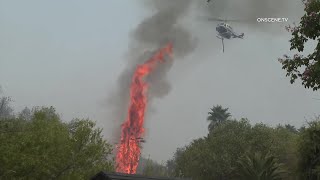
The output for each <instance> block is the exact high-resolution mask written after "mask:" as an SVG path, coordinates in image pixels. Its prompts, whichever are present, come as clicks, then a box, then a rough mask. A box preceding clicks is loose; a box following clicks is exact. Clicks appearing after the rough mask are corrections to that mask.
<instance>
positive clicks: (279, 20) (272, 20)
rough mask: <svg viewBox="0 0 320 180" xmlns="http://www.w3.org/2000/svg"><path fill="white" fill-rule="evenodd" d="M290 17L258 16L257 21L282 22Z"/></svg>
mask: <svg viewBox="0 0 320 180" xmlns="http://www.w3.org/2000/svg"><path fill="white" fill-rule="evenodd" d="M288 20H289V18H257V22H267V23H282V22H288Z"/></svg>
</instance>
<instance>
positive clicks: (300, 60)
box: [279, 0, 320, 90]
mask: <svg viewBox="0 0 320 180" xmlns="http://www.w3.org/2000/svg"><path fill="white" fill-rule="evenodd" d="M304 1H305V2H304V4H305V15H304V16H303V17H302V18H301V21H300V24H299V25H298V26H294V27H290V26H289V27H287V30H288V31H290V32H291V33H292V38H291V40H290V43H291V48H290V50H297V51H298V52H300V53H302V52H303V51H304V49H305V45H306V43H307V42H308V41H309V40H311V41H317V45H316V47H315V49H314V51H313V52H312V53H310V54H308V55H306V56H304V55H302V54H295V55H294V56H293V57H289V56H288V55H284V58H279V61H280V62H281V63H282V65H283V66H282V68H283V69H284V70H286V71H287V76H289V77H290V78H291V83H294V82H295V80H297V79H298V78H299V79H301V80H302V84H303V85H304V86H305V87H306V88H312V89H313V90H318V89H319V88H320V31H319V29H320V23H319V22H320V1H318V0H304Z"/></svg>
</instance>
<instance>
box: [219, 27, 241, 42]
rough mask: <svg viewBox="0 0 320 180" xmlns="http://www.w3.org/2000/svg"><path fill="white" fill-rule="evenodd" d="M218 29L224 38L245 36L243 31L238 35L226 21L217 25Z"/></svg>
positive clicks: (220, 36) (220, 35)
mask: <svg viewBox="0 0 320 180" xmlns="http://www.w3.org/2000/svg"><path fill="white" fill-rule="evenodd" d="M216 31H217V32H218V36H219V38H221V39H222V38H223V39H231V38H243V33H242V34H240V35H237V34H236V33H235V32H234V31H233V29H232V28H231V26H230V25H228V24H226V23H220V24H218V25H217V27H216Z"/></svg>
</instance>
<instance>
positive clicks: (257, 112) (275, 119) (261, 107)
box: [0, 0, 320, 161]
mask: <svg viewBox="0 0 320 180" xmlns="http://www.w3.org/2000/svg"><path fill="white" fill-rule="evenodd" d="M191 2H196V1H187V0H171V1H168V0H161V1H160V0H158V1H156V2H154V1H151V0H150V1H145V0H120V1H119V0H108V1H102V0H96V1H90V2H89V1H84V0H81V1H79V0H77V1H75V0H73V1H62V0H61V1H49V0H29V1H23V2H22V1H14V0H0V27H1V28H0V85H1V86H2V91H3V92H4V93H5V95H8V96H11V97H12V98H13V99H14V100H15V102H14V106H15V107H16V110H21V109H23V108H24V107H25V106H28V107H32V106H42V105H45V106H54V107H56V109H57V111H58V112H59V113H60V114H61V116H62V118H63V119H64V120H66V121H69V120H71V119H72V118H75V117H80V118H87V117H89V118H91V119H93V120H96V121H98V124H99V126H101V127H103V128H104V130H105V131H104V132H105V135H106V138H108V139H109V140H110V141H111V142H112V143H115V142H114V141H115V140H116V138H115V132H117V131H116V130H115V129H116V128H115V125H116V126H118V124H121V122H122V121H123V120H124V119H121V118H119V119H117V117H118V116H121V111H120V115H118V114H117V113H119V107H121V108H122V106H123V105H121V103H123V101H122V100H120V99H121V98H122V99H125V98H123V97H125V96H126V94H125V92H129V90H128V89H125V88H124V87H125V86H124V87H123V86H122V85H123V82H124V83H125V82H127V79H128V78H127V76H126V73H127V74H129V73H128V72H130V71H131V70H130V68H132V67H134V64H135V63H136V62H143V59H142V60H140V59H139V58H138V57H144V56H145V54H144V53H145V52H146V51H154V48H156V47H157V46H160V45H161V44H162V43H164V42H165V41H166V40H168V38H169V39H172V38H174V40H173V41H175V43H176V45H175V46H176V47H175V49H176V59H175V60H174V63H173V64H170V65H169V66H168V68H164V70H165V71H163V72H160V73H159V74H160V75H161V77H160V75H159V76H157V77H154V78H151V80H152V79H158V81H156V83H154V84H155V85H154V86H153V87H154V88H153V89H152V92H151V93H153V95H154V97H157V98H152V109H150V108H149V111H148V114H147V119H146V130H147V134H146V138H145V139H146V141H147V143H146V144H145V145H144V150H143V153H144V155H146V156H147V155H149V154H150V157H151V158H153V159H155V160H157V161H165V160H167V159H168V158H170V157H171V156H172V155H173V152H174V151H175V149H176V148H177V147H181V146H184V145H186V144H188V143H189V142H190V141H191V140H192V139H194V138H198V137H201V136H204V135H206V133H207V125H208V123H207V122H206V117H207V112H208V111H209V108H211V107H212V106H213V105H217V104H221V105H223V106H225V107H229V109H230V112H231V114H232V115H233V117H235V118H241V117H247V118H248V119H249V120H251V121H252V122H253V123H256V122H263V123H267V124H278V123H291V124H293V125H297V126H300V125H301V124H303V123H305V121H306V119H310V118H312V117H313V116H314V115H316V114H318V113H319V106H320V101H317V100H314V99H313V98H319V97H320V94H319V93H315V92H312V91H311V90H307V89H304V88H303V87H302V86H301V85H300V84H299V83H296V84H294V85H291V84H290V83H289V79H288V78H286V77H285V72H284V71H283V70H282V69H281V64H280V63H279V62H278V61H277V58H278V57H281V56H282V55H283V54H285V53H288V52H289V42H288V40H289V38H290V35H289V34H288V33H286V32H285V30H284V28H283V26H284V25H286V24H281V25H276V24H257V23H254V22H252V19H253V21H254V20H255V18H257V17H267V16H270V17H288V18H289V20H290V21H293V20H295V18H299V16H301V10H299V7H300V4H299V0H295V1H294V2H291V3H289V0H281V1H279V0H264V1H256V0H255V1H254V0H227V1H219V0H216V4H215V2H214V1H212V3H211V4H210V5H208V4H206V1H205V0H204V1H203V2H200V1H199V2H198V3H197V4H194V3H191ZM252 2H256V3H252ZM259 2H263V3H259ZM168 3H169V4H168ZM189 3H190V4H189ZM168 7H170V8H168ZM164 12H165V13H164ZM229 12H230V13H229ZM157 13H158V14H160V15H161V13H163V14H164V16H160V18H158V20H157V16H156V15H157ZM200 14H201V15H200ZM153 15H155V16H153ZM166 16H168V18H166ZM204 16H210V17H212V16H215V17H218V16H219V17H220V18H226V19H237V20H242V21H241V22H234V23H233V22H230V24H231V25H232V26H233V28H234V29H235V31H237V32H239V33H240V32H244V33H245V38H244V39H243V40H240V39H234V40H229V41H227V40H226V41H225V53H222V52H221V50H222V49H221V44H220V43H221V42H220V41H219V40H218V39H217V38H216V37H215V25H216V22H207V21H205V20H204V19H202V18H200V17H204ZM152 18H154V19H156V20H157V21H156V22H154V21H152ZM170 23H171V25H172V24H174V26H173V25H172V26H171V25H170ZM166 27H167V28H166ZM188 38H190V39H189V40H188ZM155 41H157V42H155ZM158 41H159V42H158ZM160 41H161V42H160ZM162 41H163V42H162ZM308 50H309V51H311V50H312V46H311V45H310V46H309V49H308ZM162 76H164V77H162ZM159 78H160V80H159ZM121 79H122V80H121ZM129 79H130V77H129ZM150 96H151V95H150ZM110 97H113V98H110ZM112 102H113V103H112ZM115 108H116V111H114V110H115ZM117 108H118V109H117ZM121 108H120V110H121ZM126 112H127V110H126V109H123V117H125V115H126ZM115 121H116V122H115ZM119 135H120V134H119Z"/></svg>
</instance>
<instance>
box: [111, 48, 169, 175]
mask: <svg viewBox="0 0 320 180" xmlns="http://www.w3.org/2000/svg"><path fill="white" fill-rule="evenodd" d="M171 54H172V44H171V43H169V44H168V45H166V46H165V47H164V48H162V49H160V50H159V51H158V52H157V53H156V54H155V55H154V56H153V57H152V58H150V59H149V60H148V61H146V62H145V63H144V64H141V65H139V66H138V67H137V68H136V71H135V73H134V74H133V77H132V82H131V87H130V106H129V109H128V117H127V119H126V121H125V122H124V123H123V124H122V126H121V130H122V132H121V140H120V144H119V145H118V152H117V156H116V163H117V168H116V171H117V172H119V173H126V174H135V173H136V171H137V167H138V163H139V158H140V142H139V141H138V139H140V138H141V136H142V135H143V133H144V128H143V124H144V118H145V109H146V106H147V96H146V93H147V91H148V84H147V83H146V82H144V80H143V78H144V77H146V76H148V75H149V74H150V73H152V71H153V70H154V69H155V68H156V67H157V65H158V64H159V63H160V62H163V61H164V55H171Z"/></svg>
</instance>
